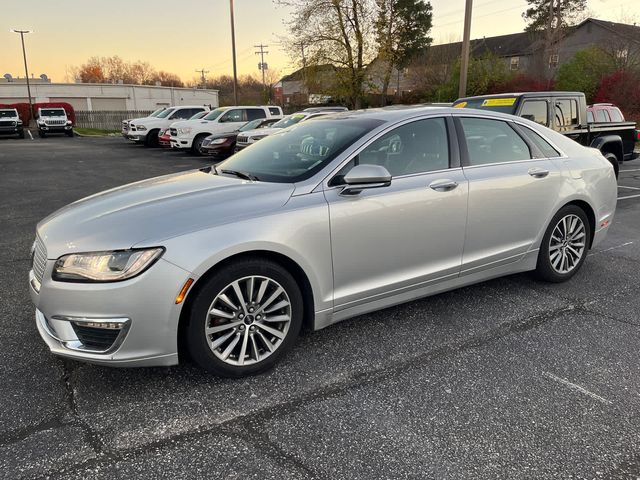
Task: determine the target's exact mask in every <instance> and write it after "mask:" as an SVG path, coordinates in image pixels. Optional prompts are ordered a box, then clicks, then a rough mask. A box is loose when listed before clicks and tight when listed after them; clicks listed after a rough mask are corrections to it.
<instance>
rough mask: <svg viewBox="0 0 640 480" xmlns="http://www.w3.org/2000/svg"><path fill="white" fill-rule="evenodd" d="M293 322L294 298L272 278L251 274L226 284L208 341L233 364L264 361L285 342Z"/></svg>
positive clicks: (211, 313)
mask: <svg viewBox="0 0 640 480" xmlns="http://www.w3.org/2000/svg"><path fill="white" fill-rule="evenodd" d="M290 324H291V301H290V299H289V295H288V294H287V292H286V291H285V290H284V288H283V287H282V286H281V285H280V284H279V283H278V282H276V281H275V280H273V279H272V278H268V277H264V276H249V277H244V278H240V279H238V280H235V281H233V282H231V283H230V284H228V285H227V286H226V287H224V288H223V289H222V290H221V291H220V293H218V295H216V297H215V299H214V300H213V302H212V303H211V306H210V307H209V309H208V313H207V319H206V322H205V335H206V337H207V344H208V346H209V348H210V349H211V351H212V352H213V354H214V355H215V356H216V357H218V358H219V359H220V360H222V361H223V362H225V363H227V364H229V365H235V366H244V365H251V364H255V363H258V362H261V361H263V360H264V359H265V358H267V357H268V356H270V355H271V354H272V353H273V352H275V351H276V350H277V349H278V347H280V345H281V344H282V342H283V341H284V339H285V338H286V336H287V332H288V331H289V326H290Z"/></svg>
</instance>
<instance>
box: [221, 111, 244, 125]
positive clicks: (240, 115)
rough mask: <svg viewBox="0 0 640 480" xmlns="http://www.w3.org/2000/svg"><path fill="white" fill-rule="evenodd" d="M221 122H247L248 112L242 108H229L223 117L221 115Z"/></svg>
mask: <svg viewBox="0 0 640 480" xmlns="http://www.w3.org/2000/svg"><path fill="white" fill-rule="evenodd" d="M219 121H220V123H224V122H246V114H245V111H244V109H242V108H234V109H233V110H227V111H226V112H225V113H224V115H222V117H220V120H219Z"/></svg>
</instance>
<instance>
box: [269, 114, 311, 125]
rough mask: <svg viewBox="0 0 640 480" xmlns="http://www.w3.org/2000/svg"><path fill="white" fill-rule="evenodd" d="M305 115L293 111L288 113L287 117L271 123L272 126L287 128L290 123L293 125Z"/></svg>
mask: <svg viewBox="0 0 640 480" xmlns="http://www.w3.org/2000/svg"><path fill="white" fill-rule="evenodd" d="M305 117H307V115H303V114H301V113H294V114H293V115H289V116H288V117H284V118H283V119H282V120H280V121H278V122H276V123H274V124H273V125H271V126H272V127H273V128H287V127H290V126H291V125H295V124H296V123H298V122H299V121H300V120H302V119H303V118H305Z"/></svg>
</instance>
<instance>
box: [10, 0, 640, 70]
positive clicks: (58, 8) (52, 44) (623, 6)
mask: <svg viewBox="0 0 640 480" xmlns="http://www.w3.org/2000/svg"><path fill="white" fill-rule="evenodd" d="M0 3H1V4H2V7H0V8H1V12H2V13H1V15H0V76H1V75H4V74H5V73H10V74H11V75H13V76H14V77H17V76H21V77H22V76H24V65H23V61H22V51H21V47H20V36H19V35H17V34H15V33H10V31H9V30H10V29H12V28H19V29H29V30H33V31H34V33H32V34H29V35H27V36H26V37H25V42H26V46H27V55H28V63H29V70H30V73H32V74H34V75H35V76H36V77H37V76H40V74H42V73H45V74H47V75H48V76H49V78H51V79H52V80H53V81H55V82H64V81H65V80H66V78H65V77H66V72H67V70H68V67H72V66H78V65H80V64H82V63H83V62H85V61H86V60H87V59H88V58H89V57H92V56H111V55H118V56H120V57H122V58H123V59H125V60H130V61H136V60H142V61H147V62H149V63H150V64H151V65H152V66H153V67H154V68H156V69H157V70H165V71H169V72H173V73H176V74H178V75H179V76H180V77H181V78H182V79H183V80H185V81H189V80H192V79H193V78H195V77H197V76H199V74H198V73H196V72H195V70H196V69H202V68H204V69H205V70H208V71H209V73H208V74H207V76H214V75H220V74H231V73H232V61H231V29H230V20H229V2H228V1H227V0H135V1H134V0H109V1H105V0H19V1H13V0H0ZM464 3H465V0H431V4H432V6H433V13H434V18H433V25H434V26H433V29H432V32H431V36H432V37H433V38H434V41H435V42H434V43H446V42H448V41H455V40H460V38H461V37H462V22H463V15H464ZM526 5H527V2H526V0H474V11H473V17H472V28H471V36H472V38H480V37H483V36H494V35H502V34H507V33H515V32H519V31H522V30H523V28H524V27H525V23H524V21H523V20H522V16H521V14H522V12H523V11H524V10H525V8H526ZM588 9H589V11H590V13H591V16H594V17H596V18H600V19H605V20H612V21H621V20H623V19H624V20H630V19H631V20H632V21H638V23H640V1H639V0H588ZM288 13H289V12H288V10H287V9H286V8H284V7H281V6H277V5H275V4H274V3H273V2H272V0H235V24H236V45H237V48H236V49H237V59H238V73H239V74H240V75H243V74H256V75H257V74H259V71H258V62H259V56H258V55H256V54H255V51H256V48H254V45H259V44H260V43H263V44H266V45H268V46H269V47H268V48H267V49H266V50H267V51H268V52H269V53H268V54H267V55H266V57H265V61H266V62H267V63H268V65H269V68H270V69H271V70H275V72H276V73H281V74H286V73H289V72H291V71H292V69H293V68H294V66H293V65H292V63H291V60H290V58H289V56H288V54H287V52H286V51H283V49H282V48H281V47H280V46H279V45H278V39H279V38H280V37H281V36H282V35H285V34H286V26H285V21H286V19H287V16H288Z"/></svg>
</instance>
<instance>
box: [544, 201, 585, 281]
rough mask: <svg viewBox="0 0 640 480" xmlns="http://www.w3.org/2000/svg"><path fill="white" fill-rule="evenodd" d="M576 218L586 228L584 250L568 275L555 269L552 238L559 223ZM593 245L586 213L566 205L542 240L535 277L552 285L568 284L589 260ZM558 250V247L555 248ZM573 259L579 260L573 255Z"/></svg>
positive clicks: (574, 206)
mask: <svg viewBox="0 0 640 480" xmlns="http://www.w3.org/2000/svg"><path fill="white" fill-rule="evenodd" d="M570 215H571V216H576V217H578V218H579V219H580V220H581V221H582V224H583V226H584V238H583V240H584V242H580V243H584V248H583V250H582V252H581V255H580V257H579V259H578V260H577V262H576V263H575V265H574V266H573V267H572V269H571V270H570V271H568V272H566V273H561V272H559V271H558V270H557V269H556V268H554V266H553V264H552V260H551V256H552V254H551V253H550V248H552V247H551V236H552V235H553V233H554V230H555V229H556V226H557V225H558V223H559V222H560V221H561V220H562V219H563V218H565V217H567V216H570ZM590 244H591V227H590V224H589V219H588V218H587V215H586V213H585V212H584V210H582V209H581V208H580V207H578V206H577V205H566V206H565V207H563V208H561V209H560V211H559V212H558V213H556V214H555V215H554V217H553V219H552V220H551V222H550V223H549V226H548V227H547V231H546V232H545V234H544V237H543V238H542V244H541V245H540V250H539V251H538V263H537V265H536V270H535V275H536V277H538V278H539V279H540V280H544V281H546V282H552V283H560V282H566V281H567V280H569V279H570V278H571V277H573V276H574V275H575V274H576V273H577V272H578V270H580V268H581V267H582V264H583V263H584V261H585V259H586V258H587V253H588V251H589V245H590ZM555 247H556V248H558V247H557V245H556V246H555ZM571 256H572V258H577V257H575V256H574V255H571Z"/></svg>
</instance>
